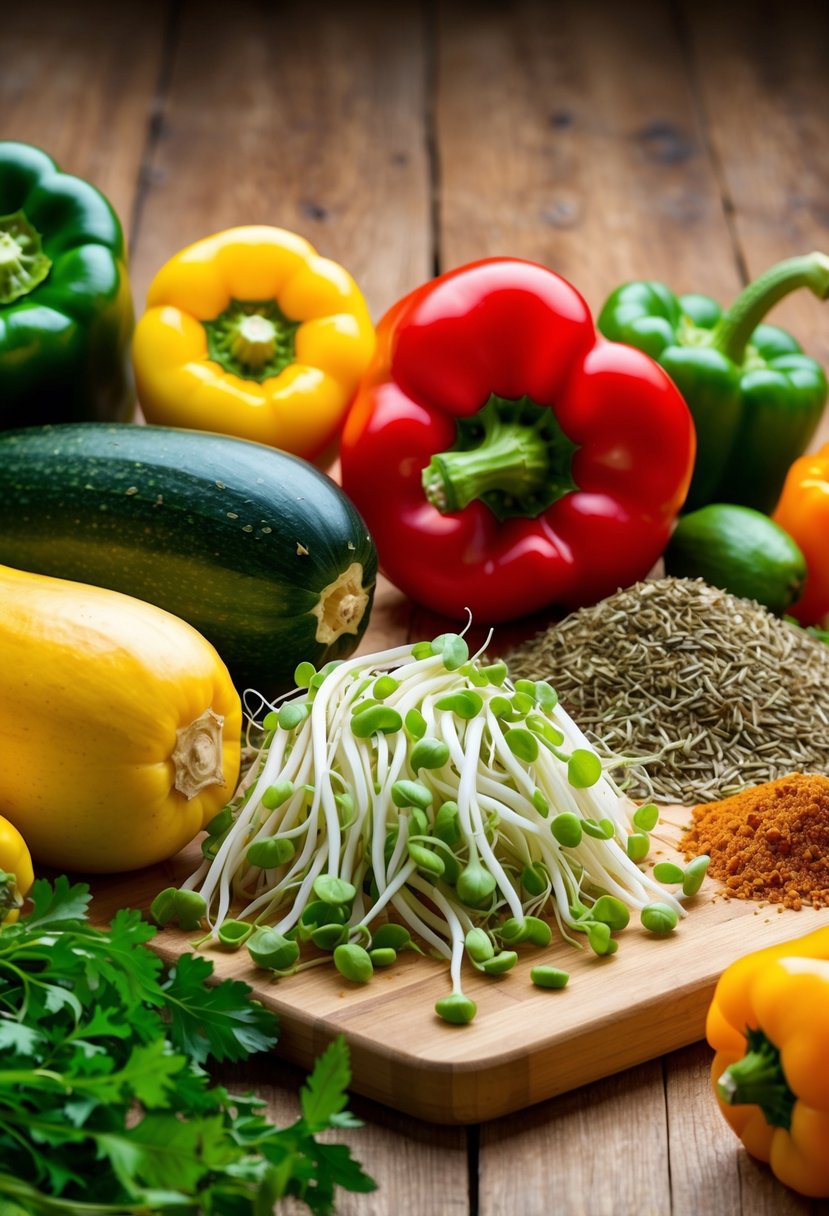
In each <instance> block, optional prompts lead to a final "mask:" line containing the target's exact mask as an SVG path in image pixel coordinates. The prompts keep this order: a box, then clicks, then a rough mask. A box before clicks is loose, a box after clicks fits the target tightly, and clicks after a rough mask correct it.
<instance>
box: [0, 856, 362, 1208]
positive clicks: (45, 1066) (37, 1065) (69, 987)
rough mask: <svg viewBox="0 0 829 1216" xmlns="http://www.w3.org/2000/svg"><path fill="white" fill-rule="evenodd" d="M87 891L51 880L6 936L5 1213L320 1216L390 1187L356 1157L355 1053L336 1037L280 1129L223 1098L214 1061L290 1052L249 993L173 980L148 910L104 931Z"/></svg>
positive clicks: (198, 964) (1, 1117)
mask: <svg viewBox="0 0 829 1216" xmlns="http://www.w3.org/2000/svg"><path fill="white" fill-rule="evenodd" d="M88 903H89V889H88V888H87V887H86V886H84V885H82V884H76V885H72V884H70V882H69V880H68V879H66V878H65V877H60V878H58V879H57V880H56V881H55V883H54V885H52V884H51V883H49V882H47V881H45V880H43V879H40V880H38V881H37V882H36V883H35V885H34V887H33V889H32V895H31V908H30V910H29V912H28V914H27V915H25V916H23V917H21V919H20V920H19V921H18V922H17V923H16V924H13V925H6V926H4V927H3V928H2V930H0V1212H3V1213H4V1216H5V1214H8V1216H19V1214H20V1213H30V1214H32V1216H69V1214H71V1216H96V1214H97V1216H104V1214H106V1213H110V1214H112V1216H114V1214H116V1213H117V1216H130V1214H133V1213H134V1214H139V1213H140V1214H141V1216H155V1214H158V1213H177V1214H178V1216H267V1214H268V1213H271V1212H272V1211H273V1208H274V1205H275V1203H276V1202H277V1200H279V1199H280V1198H281V1197H283V1196H285V1195H294V1196H297V1197H298V1198H300V1199H301V1200H303V1201H304V1203H305V1204H306V1205H307V1207H308V1208H309V1209H310V1210H311V1211H312V1212H314V1213H316V1214H317V1216H325V1214H326V1213H330V1212H333V1210H334V1203H335V1191H336V1188H337V1187H343V1188H345V1189H347V1190H351V1191H370V1190H373V1189H374V1187H375V1184H374V1182H373V1181H372V1179H371V1178H369V1177H368V1176H367V1175H366V1174H365V1173H364V1172H363V1170H362V1168H361V1167H360V1165H359V1164H358V1163H357V1162H356V1161H354V1159H353V1158H352V1157H351V1154H350V1151H349V1149H348V1148H346V1147H345V1146H344V1145H341V1144H331V1143H327V1142H325V1143H321V1142H320V1141H318V1140H317V1139H316V1137H317V1135H318V1134H319V1133H320V1132H323V1131H326V1130H327V1129H329V1128H338V1127H355V1126H359V1124H358V1123H357V1121H356V1120H355V1119H354V1118H353V1117H352V1116H351V1115H350V1114H349V1113H348V1111H347V1109H346V1103H347V1093H346V1090H347V1087H348V1084H349V1081H350V1070H349V1061H348V1051H347V1048H346V1045H345V1043H344V1041H343V1040H342V1039H337V1040H335V1041H334V1042H333V1043H332V1044H331V1045H330V1046H329V1047H328V1049H327V1050H326V1051H325V1052H324V1054H323V1055H322V1056H321V1057H320V1058H319V1060H318V1061H317V1063H316V1066H315V1068H314V1070H313V1072H312V1074H311V1076H310V1077H309V1079H308V1081H307V1083H306V1085H305V1086H304V1087H303V1089H302V1091H301V1093H300V1102H301V1110H302V1115H301V1117H300V1118H299V1119H298V1120H297V1121H296V1122H295V1123H294V1124H293V1125H292V1126H290V1127H287V1128H278V1127H275V1126H274V1125H273V1124H271V1123H270V1122H269V1120H268V1119H267V1117H266V1112H265V1106H264V1103H263V1102H261V1101H260V1100H259V1099H257V1098H255V1097H253V1096H246V1097H239V1096H232V1095H231V1094H229V1093H228V1091H227V1089H226V1088H224V1087H223V1086H221V1085H214V1084H213V1083H212V1082H211V1079H210V1076H209V1074H208V1072H207V1071H206V1069H205V1065H206V1064H207V1062H208V1061H209V1060H220V1061H221V1060H230V1061H236V1060H243V1059H245V1058H247V1057H248V1056H249V1055H251V1054H252V1053H254V1052H257V1051H265V1050H267V1049H268V1048H269V1047H271V1046H272V1045H273V1044H274V1043H275V1041H276V1024H275V1020H274V1018H273V1017H272V1015H271V1014H270V1013H268V1011H267V1010H265V1009H264V1008H263V1007H262V1006H261V1005H259V1004H258V1003H256V1002H255V1001H253V1000H251V990H250V988H249V987H248V986H247V984H244V983H241V982H239V981H236V980H224V981H222V982H221V983H208V981H209V980H210V978H211V975H212V971H213V966H212V964H211V963H210V962H208V961H207V960H206V959H204V958H201V957H198V956H194V955H184V956H183V957H182V958H181V959H180V960H179V961H178V963H177V964H176V965H175V966H174V967H170V968H165V967H164V965H163V964H162V962H161V960H160V959H159V958H158V956H157V955H155V954H154V953H153V951H152V950H151V949H149V947H148V946H147V942H148V941H149V940H150V939H151V938H152V937H153V935H154V933H155V932H156V930H155V929H154V928H153V927H152V926H151V925H149V924H147V923H146V922H145V921H144V920H142V919H141V916H140V914H139V913H138V912H136V911H131V910H125V911H121V912H119V913H118V914H117V915H116V916H115V918H114V919H113V921H112V924H111V926H110V927H109V928H108V929H99V928H97V927H95V926H94V925H92V924H90V922H89V920H88V917H87V908H88Z"/></svg>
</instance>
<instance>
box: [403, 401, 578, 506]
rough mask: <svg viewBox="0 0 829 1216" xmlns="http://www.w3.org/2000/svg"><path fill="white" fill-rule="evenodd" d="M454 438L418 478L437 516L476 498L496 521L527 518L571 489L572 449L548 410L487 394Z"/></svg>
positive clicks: (571, 445) (460, 423)
mask: <svg viewBox="0 0 829 1216" xmlns="http://www.w3.org/2000/svg"><path fill="white" fill-rule="evenodd" d="M458 435H459V444H458V446H456V447H453V448H450V449H449V450H448V451H445V452H438V453H436V454H435V455H433V456H432V458H431V460H430V462H429V464H428V465H427V467H426V468H425V469H424V470H423V475H422V484H423V490H424V493H425V495H426V498H427V500H428V501H429V502H430V503H431V504H432V506H434V507H437V509H438V510H439V511H441V512H442V513H443V514H447V513H449V512H452V511H462V510H463V509H464V507H467V506H468V505H469V504H470V503H471V502H472V501H473V500H474V499H476V498H479V499H482V500H483V501H484V502H486V503H487V505H488V506H489V507H490V509H491V510H492V511H493V512H494V514H495V515H496V516H497V517H498V518H499V519H501V520H503V519H508V518H510V517H515V516H524V517H527V518H531V519H532V518H535V517H536V516H537V515H540V514H541V512H542V511H543V510H545V509H546V508H547V507H548V506H549V505H550V504H551V503H552V502H554V501H555V500H556V499H557V498H560V497H561V496H562V495H563V494H566V493H567V492H568V491H569V490H572V489H573V488H574V483H573V480H572V475H571V471H570V466H571V463H572V457H573V453H574V452H575V450H576V447H577V445H576V444H574V443H573V442H572V441H571V440H570V439H569V438H568V437H567V436H566V435H565V434H564V432H563V431H562V429H561V427H560V425H559V423H558V421H557V419H556V416H555V413H554V411H553V410H551V409H550V408H549V407H545V406H538V405H535V403H533V402H531V401H529V399H528V398H523V399H521V400H519V401H510V400H507V399H506V398H502V397H497V396H495V395H494V394H493V396H492V397H491V398H490V400H489V401H488V402H487V404H486V405H485V406H484V408H483V409H481V410H479V412H478V413H477V414H475V415H473V416H472V417H471V418H467V419H461V420H459V423H458Z"/></svg>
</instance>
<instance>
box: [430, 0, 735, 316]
mask: <svg viewBox="0 0 829 1216" xmlns="http://www.w3.org/2000/svg"><path fill="white" fill-rule="evenodd" d="M440 13H441V23H440V41H439V51H438V60H437V73H438V75H437V102H436V146H437V154H438V155H437V160H438V165H439V185H440V194H439V198H440V209H439V225H440V228H439V232H440V242H439V247H440V251H441V261H442V267H443V268H448V267H450V266H455V265H459V264H461V263H463V262H466V261H469V260H471V259H473V258H476V257H481V256H483V255H489V254H511V255H515V256H518V257H525V258H530V259H533V260H536V261H540V262H543V263H545V264H546V265H548V266H550V267H552V268H553V269H555V270H557V271H559V272H560V273H561V274H563V275H564V276H565V278H569V279H570V280H571V282H573V283H574V284H575V285H576V286H577V287H578V288H579V290H580V291H581V292H582V294H583V295H584V296H585V298H586V299H587V301H588V303H589V304H590V305H591V307H592V308H594V309H597V308H598V307H600V306H601V304H602V302H603V300H604V298H605V297H606V295H607V294H608V292H609V291H610V290H611V289H612V288H613V287H615V286H616V285H617V284H618V283H620V282H622V281H623V280H625V279H629V278H656V279H664V280H666V281H669V282H672V283H675V284H676V286H677V288H678V289H680V290H690V289H692V288H695V289H697V290H698V289H699V286H700V282H701V277H704V280H705V284H706V287H707V289H708V290H709V291H711V292H712V293H713V294H715V295H716V294H724V295H726V296H728V295H730V294H731V293H732V292H733V290H734V289H735V288H736V287H737V286H738V282H739V279H738V275H737V267H736V262H735V258H734V254H733V249H732V242H731V236H730V233H729V229H728V225H727V223H726V219H725V216H724V214H723V207H722V199H721V196H720V185H719V182H718V179H717V175H716V172H715V167H714V165H713V162H712V160H711V157H710V155H709V150H708V145H707V138H706V134H705V132H704V130H703V129H702V127H701V125H700V117H699V112H698V109H697V106H696V104H695V100H694V96H693V91H692V87H691V82H690V80H689V77H688V72H687V69H686V57H685V51H684V48H683V46H682V43H681V40H680V37H679V32H678V30H677V27H676V23H675V21H674V18H673V9H672V6H670V5H664V4H661V3H659V2H658V0H652V2H650V3H639V4H636V5H620V4H616V3H613V0H591V3H589V4H584V3H579V0H565V2H562V3H559V4H556V5H548V4H545V3H544V2H543V0H518V2H516V3H512V4H509V5H495V4H493V5H485V6H481V5H476V4H475V3H473V2H471V0H463V2H459V3H456V2H454V0H453V2H452V3H446V4H444V5H442V6H441V10H440ZM701 250H704V259H701ZM703 267H704V275H703V274H702V271H703Z"/></svg>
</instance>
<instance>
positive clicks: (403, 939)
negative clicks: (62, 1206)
mask: <svg viewBox="0 0 829 1216" xmlns="http://www.w3.org/2000/svg"><path fill="white" fill-rule="evenodd" d="M485 658H486V656H485V654H484V653H483V652H479V653H478V654H476V655H474V656H472V657H471V658H470V655H469V650H468V647H467V644H466V641H465V639H464V638H463V636H462V635H459V634H442V635H441V636H440V637H438V638H435V639H434V640H433V641H432V642H421V643H418V644H416V645H415V646H411V645H406V646H398V647H395V648H393V649H389V650H385V651H382V652H380V653H376V654H373V655H368V656H361V657H358V658H354V659H351V660H349V661H347V662H340V663H330V664H328V665H327V666H326V667H324V668H323V669H322V670H321V671H319V672H317V671H315V670H314V668H313V666H312V665H311V664H309V663H302V664H300V666H299V667H298V668H297V673H296V677H297V684H298V686H299V688H298V690H297V691H295V692H294V693H291V694H289V696H288V697H286V698H282V699H281V701H280V702H279V703H278V704H276V705H272V706H267V707H263V708H267V710H268V712H266V713H265V714H264V717H263V718H262V720H261V723H260V726H261V729H262V731H263V732H264V733H263V736H262V741H261V744H260V745H259V746H258V749H257V752H256V757H255V760H254V762H253V764H252V765H251V767H250V768H249V769H248V771H247V772H246V774H245V777H244V778H243V780H242V782H241V784H240V786H239V789H238V790H237V791H236V794H235V796H234V798H233V800H232V802H231V803H230V804H229V805H228V806H227V807H225V808H224V810H222V811H221V812H220V813H219V814H218V815H217V816H216V817H215V819H214V820H213V821H212V822H211V823H210V824H209V825H208V829H207V832H208V834H207V836H206V838H205V839H204V841H203V843H202V852H203V854H204V861H203V863H202V865H201V866H200V868H199V869H198V870H197V871H196V872H195V873H194V874H193V875H191V877H190V878H189V879H188V880H187V881H186V882H185V884H184V886H183V887H182V888H181V889H178V890H177V889H174V888H168V889H167V890H166V891H164V892H162V893H161V894H160V895H159V896H157V898H156V900H155V901H154V904H153V915H154V916H155V917H156V919H157V920H158V921H159V923H162V924H164V923H168V922H171V921H173V920H178V921H179V923H180V924H181V925H182V926H184V927H185V928H195V927H196V926H197V925H198V924H206V925H207V926H209V933H208V935H207V937H206V938H205V939H204V942H215V943H219V944H221V945H222V946H224V947H225V948H239V947H242V946H243V945H244V946H245V947H246V948H247V950H248V951H249V953H250V956H251V958H252V959H253V961H254V962H255V963H256V964H257V965H258V966H261V967H264V968H268V969H269V970H270V971H271V972H272V973H274V974H275V975H276V976H284V975H290V974H293V973H295V972H296V971H298V970H302V969H304V968H305V967H308V966H314V965H318V964H319V963H320V962H325V961H330V959H331V957H332V956H333V963H334V965H335V967H336V968H337V970H338V971H339V972H340V974H341V975H342V976H344V977H345V978H346V979H348V980H351V981H353V982H355V983H360V982H365V981H367V980H368V979H370V977H371V975H372V974H373V972H374V970H375V968H377V967H381V966H386V965H388V964H390V963H392V962H394V960H395V958H396V956H397V953H398V952H399V951H400V950H401V949H407V948H408V949H415V950H423V949H426V950H428V951H429V952H430V953H432V954H434V955H436V956H439V957H441V958H443V959H445V960H447V962H448V963H449V973H450V976H451V992H450V993H448V994H447V995H446V996H444V997H443V998H441V999H440V1000H439V1001H438V1002H437V1004H436V1007H435V1008H436V1012H437V1013H438V1015H439V1016H440V1017H442V1018H444V1019H445V1020H446V1021H448V1022H452V1023H456V1024H463V1023H466V1022H469V1021H471V1019H472V1018H473V1017H474V1015H475V1009H476V1007H475V1003H474V1001H472V1000H471V999H470V998H469V997H468V996H466V994H465V993H464V992H463V988H462V972H463V964H464V962H466V963H467V964H468V965H471V966H472V967H474V968H475V969H476V970H477V971H479V972H483V973H485V974H489V975H499V974H502V973H503V972H505V971H507V970H509V969H510V968H511V967H512V966H514V964H515V962H516V960H517V957H518V954H517V951H516V949H515V947H517V946H519V945H520V944H521V943H526V944H528V945H531V946H537V947H543V946H546V945H549V943H550V941H551V940H552V929H551V924H550V922H551V921H553V920H554V921H555V922H557V925H558V929H559V930H560V932H561V933H562V934H563V936H564V938H565V939H567V940H568V941H569V942H571V943H572V944H573V945H579V944H582V943H584V942H586V943H587V945H588V946H589V947H590V949H592V950H593V952H594V953H595V954H597V955H608V954H612V953H614V952H615V950H616V949H617V947H618V942H617V940H616V938H615V937H614V936H613V934H614V933H615V932H617V931H618V930H621V929H624V928H625V926H626V925H627V924H628V922H629V920H630V914H631V910H636V911H638V912H639V915H640V920H641V923H642V924H643V925H644V927H645V928H646V929H649V930H650V931H652V932H654V933H665V932H669V931H670V930H672V929H673V928H674V927H675V926H676V924H677V923H678V919H679V918H680V917H681V916H683V915H684V907H683V903H682V899H683V897H684V896H689V895H693V894H695V893H696V891H697V890H698V889H699V886H700V884H701V882H702V878H703V875H704V872H705V867H706V865H707V858H697V859H695V861H694V862H692V863H691V864H690V865H689V866H688V867H687V868H685V869H684V870H683V869H681V868H680V867H678V866H674V865H670V864H667V863H663V864H662V866H661V867H660V866H656V867H654V870H653V871H651V872H650V873H646V872H645V871H644V870H643V869H642V868H641V867H640V864H639V863H640V862H642V861H643V859H644V858H645V857H646V855H647V853H648V848H649V835H648V834H649V832H650V831H651V830H652V829H653V828H654V827H655V826H656V824H657V821H658V809H657V807H656V806H654V805H653V804H649V805H646V806H642V807H638V808H637V807H636V806H635V805H634V804H633V803H632V802H630V801H629V800H628V798H627V797H626V796H624V795H623V794H622V793H621V792H620V791H619V789H618V788H617V786H616V785H615V784H614V782H613V781H612V779H611V778H610V776H609V775H608V774H607V773H606V772H605V771H604V770H603V767H602V761H601V760H600V758H599V756H598V754H597V753H596V751H595V750H594V749H593V748H592V747H591V745H590V744H589V743H588V741H587V739H586V738H585V736H584V735H583V734H582V732H581V731H580V730H579V728H578V727H577V726H576V724H575V723H574V722H573V720H572V719H571V718H570V717H569V715H568V714H567V713H566V712H565V711H564V710H563V709H562V708H561V706H560V705H559V704H558V699H557V696H556V693H555V691H554V689H553V688H552V687H551V685H550V684H548V683H546V682H545V681H529V680H517V681H515V682H513V681H511V680H510V678H509V673H508V670H507V667H506V664H505V663H503V662H494V663H487V662H486V661H485ZM668 888H671V889H668ZM576 935H581V936H580V937H578V936H576ZM202 944H204V943H202ZM311 947H314V948H315V949H311ZM303 950H304V952H305V954H306V956H307V955H308V954H309V952H310V953H311V954H312V955H313V957H305V958H303V957H302V955H303ZM320 952H322V953H320ZM531 978H532V980H533V982H534V983H535V984H537V985H538V986H539V987H546V988H557V987H562V986H563V985H564V984H565V983H566V981H567V973H566V972H565V971H561V970H559V969H557V968H554V967H548V966H543V965H542V966H538V967H535V968H533V969H532V971H531Z"/></svg>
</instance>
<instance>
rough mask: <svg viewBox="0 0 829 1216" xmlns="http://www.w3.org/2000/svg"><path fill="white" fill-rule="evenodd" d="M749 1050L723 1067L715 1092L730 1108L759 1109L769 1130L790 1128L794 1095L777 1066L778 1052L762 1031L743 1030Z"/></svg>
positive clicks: (778, 1062)
mask: <svg viewBox="0 0 829 1216" xmlns="http://www.w3.org/2000/svg"><path fill="white" fill-rule="evenodd" d="M746 1043H747V1045H748V1051H747V1052H746V1054H745V1055H744V1056H743V1058H742V1059H741V1060H737V1061H735V1063H734V1064H731V1065H730V1066H729V1067H728V1068H726V1070H725V1072H724V1073H723V1075H722V1076H721V1077H720V1079H719V1081H718V1082H717V1092H718V1094H719V1096H720V1098H721V1099H722V1100H723V1102H725V1103H727V1104H728V1105H729V1106H745V1105H751V1106H759V1107H760V1110H761V1111H762V1112H763V1115H764V1117H765V1120H766V1122H767V1123H768V1124H769V1125H770V1126H771V1127H785V1128H788V1127H790V1126H791V1122H792V1109H793V1107H794V1104H795V1102H796V1100H797V1099H796V1098H795V1095H794V1094H793V1093H792V1091H791V1089H790V1088H789V1085H788V1082H787V1081H786V1077H785V1074H784V1072H783V1066H782V1064H781V1063H780V1052H779V1050H778V1049H777V1048H776V1047H775V1045H774V1044H773V1043H772V1042H771V1040H770V1039H769V1038H767V1037H766V1035H765V1034H764V1033H763V1031H762V1030H750V1029H749V1030H746Z"/></svg>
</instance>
